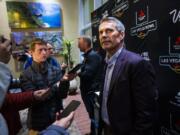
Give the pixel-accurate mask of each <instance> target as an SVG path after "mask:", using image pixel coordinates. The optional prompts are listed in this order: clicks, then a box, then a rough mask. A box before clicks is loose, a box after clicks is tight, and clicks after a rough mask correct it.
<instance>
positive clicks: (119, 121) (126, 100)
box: [99, 17, 157, 135]
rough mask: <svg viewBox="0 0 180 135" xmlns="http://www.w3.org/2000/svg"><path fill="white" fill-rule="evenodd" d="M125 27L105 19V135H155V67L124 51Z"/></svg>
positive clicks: (102, 31) (101, 30) (102, 39)
mask: <svg viewBox="0 0 180 135" xmlns="http://www.w3.org/2000/svg"><path fill="white" fill-rule="evenodd" d="M124 37H125V27H124V25H123V24H122V23H121V22H120V21H119V20H117V19H116V18H114V17H108V18H104V19H102V21H101V23H100V26H99V39H100V42H101V45H102V47H103V49H105V51H106V53H107V55H106V59H105V60H106V63H107V66H106V68H105V77H104V88H103V92H102V102H101V103H102V105H101V119H102V123H103V132H104V134H105V135H153V128H154V122H155V119H154V118H155V114H156V100H157V92H156V89H157V88H156V84H155V73H154V70H153V67H152V66H151V64H150V63H149V62H147V61H145V60H144V59H143V58H142V57H140V56H139V55H137V54H135V53H133V52H130V51H127V50H126V49H124Z"/></svg>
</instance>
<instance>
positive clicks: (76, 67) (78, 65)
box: [68, 64, 83, 74]
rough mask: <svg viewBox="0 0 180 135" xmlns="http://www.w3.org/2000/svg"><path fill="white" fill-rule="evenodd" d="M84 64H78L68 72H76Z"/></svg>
mask: <svg viewBox="0 0 180 135" xmlns="http://www.w3.org/2000/svg"><path fill="white" fill-rule="evenodd" d="M82 66H83V64H77V65H76V66H75V67H74V68H73V69H71V70H70V71H69V72H68V74H74V73H76V72H77V71H78V70H79V69H80V68H81V67H82Z"/></svg>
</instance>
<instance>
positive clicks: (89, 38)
mask: <svg viewBox="0 0 180 135" xmlns="http://www.w3.org/2000/svg"><path fill="white" fill-rule="evenodd" d="M78 39H83V40H84V41H85V42H86V43H87V44H88V46H89V47H91V37H90V36H86V35H82V36H79V37H78Z"/></svg>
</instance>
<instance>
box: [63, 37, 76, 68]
mask: <svg viewBox="0 0 180 135" xmlns="http://www.w3.org/2000/svg"><path fill="white" fill-rule="evenodd" d="M72 45H73V40H69V39H65V38H64V37H63V44H62V48H63V51H62V52H61V55H62V56H63V57H64V60H65V62H66V64H67V65H68V70H69V69H70V68H72V65H73V63H74V62H73V60H72Z"/></svg>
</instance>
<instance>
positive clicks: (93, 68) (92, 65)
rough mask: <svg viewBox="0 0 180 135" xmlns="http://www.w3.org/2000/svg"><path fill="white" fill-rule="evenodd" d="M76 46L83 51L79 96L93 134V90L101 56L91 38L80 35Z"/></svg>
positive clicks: (99, 69) (98, 75)
mask: <svg viewBox="0 0 180 135" xmlns="http://www.w3.org/2000/svg"><path fill="white" fill-rule="evenodd" d="M78 47H79V49H80V51H81V52H84V54H83V56H84V61H83V66H82V68H81V72H80V73H79V74H78V75H79V77H80V90H81V97H82V99H83V102H84V104H85V107H86V110H87V112H88V113H89V117H90V119H91V135H95V123H94V103H93V101H94V92H95V90H96V89H98V87H99V85H100V84H99V81H100V79H101V77H100V76H101V72H100V71H102V69H101V68H102V67H101V56H100V55H99V54H98V53H97V52H95V51H94V50H93V49H92V47H91V38H89V37H87V36H81V37H79V39H78Z"/></svg>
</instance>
